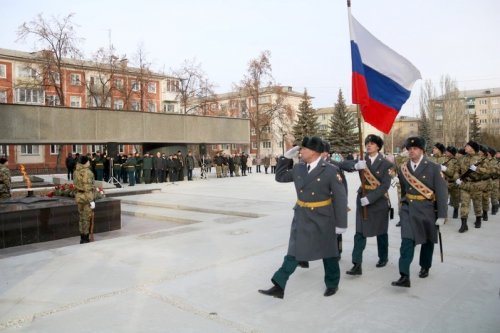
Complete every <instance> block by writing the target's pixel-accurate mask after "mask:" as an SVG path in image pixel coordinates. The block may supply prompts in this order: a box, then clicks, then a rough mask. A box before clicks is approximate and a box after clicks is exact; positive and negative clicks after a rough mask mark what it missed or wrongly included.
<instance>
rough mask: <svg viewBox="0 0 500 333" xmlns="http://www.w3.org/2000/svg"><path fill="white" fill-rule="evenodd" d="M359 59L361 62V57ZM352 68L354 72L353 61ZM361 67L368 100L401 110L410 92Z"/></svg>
mask: <svg viewBox="0 0 500 333" xmlns="http://www.w3.org/2000/svg"><path fill="white" fill-rule="evenodd" d="M352 44H353V43H352V41H351V46H352ZM358 54H359V51H358ZM353 58H354V57H353ZM359 59H360V60H361V57H360V58H359ZM352 66H353V70H354V61H353V65H352ZM362 67H363V69H362V70H363V72H364V75H365V78H366V85H367V86H368V93H369V95H370V98H372V99H374V100H376V101H378V102H380V103H382V104H385V105H387V106H389V107H391V108H393V109H395V110H397V111H399V110H401V107H402V106H403V104H404V103H405V102H406V100H407V99H408V98H409V97H410V93H411V91H409V90H406V89H405V88H403V87H402V86H401V85H399V84H398V83H396V82H395V81H394V80H392V79H390V78H388V77H387V76H385V75H383V74H380V73H379V72H377V71H376V70H374V69H373V68H371V67H369V66H366V65H362ZM363 72H361V73H363Z"/></svg>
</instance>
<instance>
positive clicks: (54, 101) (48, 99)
mask: <svg viewBox="0 0 500 333" xmlns="http://www.w3.org/2000/svg"><path fill="white" fill-rule="evenodd" d="M45 104H46V105H48V106H57V105H61V101H60V100H59V96H56V95H48V96H45Z"/></svg>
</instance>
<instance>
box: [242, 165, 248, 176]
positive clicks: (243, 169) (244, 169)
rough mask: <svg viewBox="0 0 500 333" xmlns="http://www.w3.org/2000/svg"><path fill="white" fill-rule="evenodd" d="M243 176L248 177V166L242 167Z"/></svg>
mask: <svg viewBox="0 0 500 333" xmlns="http://www.w3.org/2000/svg"><path fill="white" fill-rule="evenodd" d="M241 174H242V175H243V176H246V175H247V167H246V165H242V166H241Z"/></svg>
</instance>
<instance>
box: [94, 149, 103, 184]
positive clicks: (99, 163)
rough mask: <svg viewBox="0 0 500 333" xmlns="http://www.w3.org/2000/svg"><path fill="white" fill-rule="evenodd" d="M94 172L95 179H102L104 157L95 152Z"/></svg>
mask: <svg viewBox="0 0 500 333" xmlns="http://www.w3.org/2000/svg"><path fill="white" fill-rule="evenodd" d="M94 166H95V172H96V180H101V181H102V179H103V175H104V158H103V157H102V155H101V154H97V156H96V158H95V160H94Z"/></svg>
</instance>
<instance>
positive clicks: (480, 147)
mask: <svg viewBox="0 0 500 333" xmlns="http://www.w3.org/2000/svg"><path fill="white" fill-rule="evenodd" d="M479 150H480V151H482V152H483V154H484V155H487V154H488V150H489V147H488V146H487V145H479Z"/></svg>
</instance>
